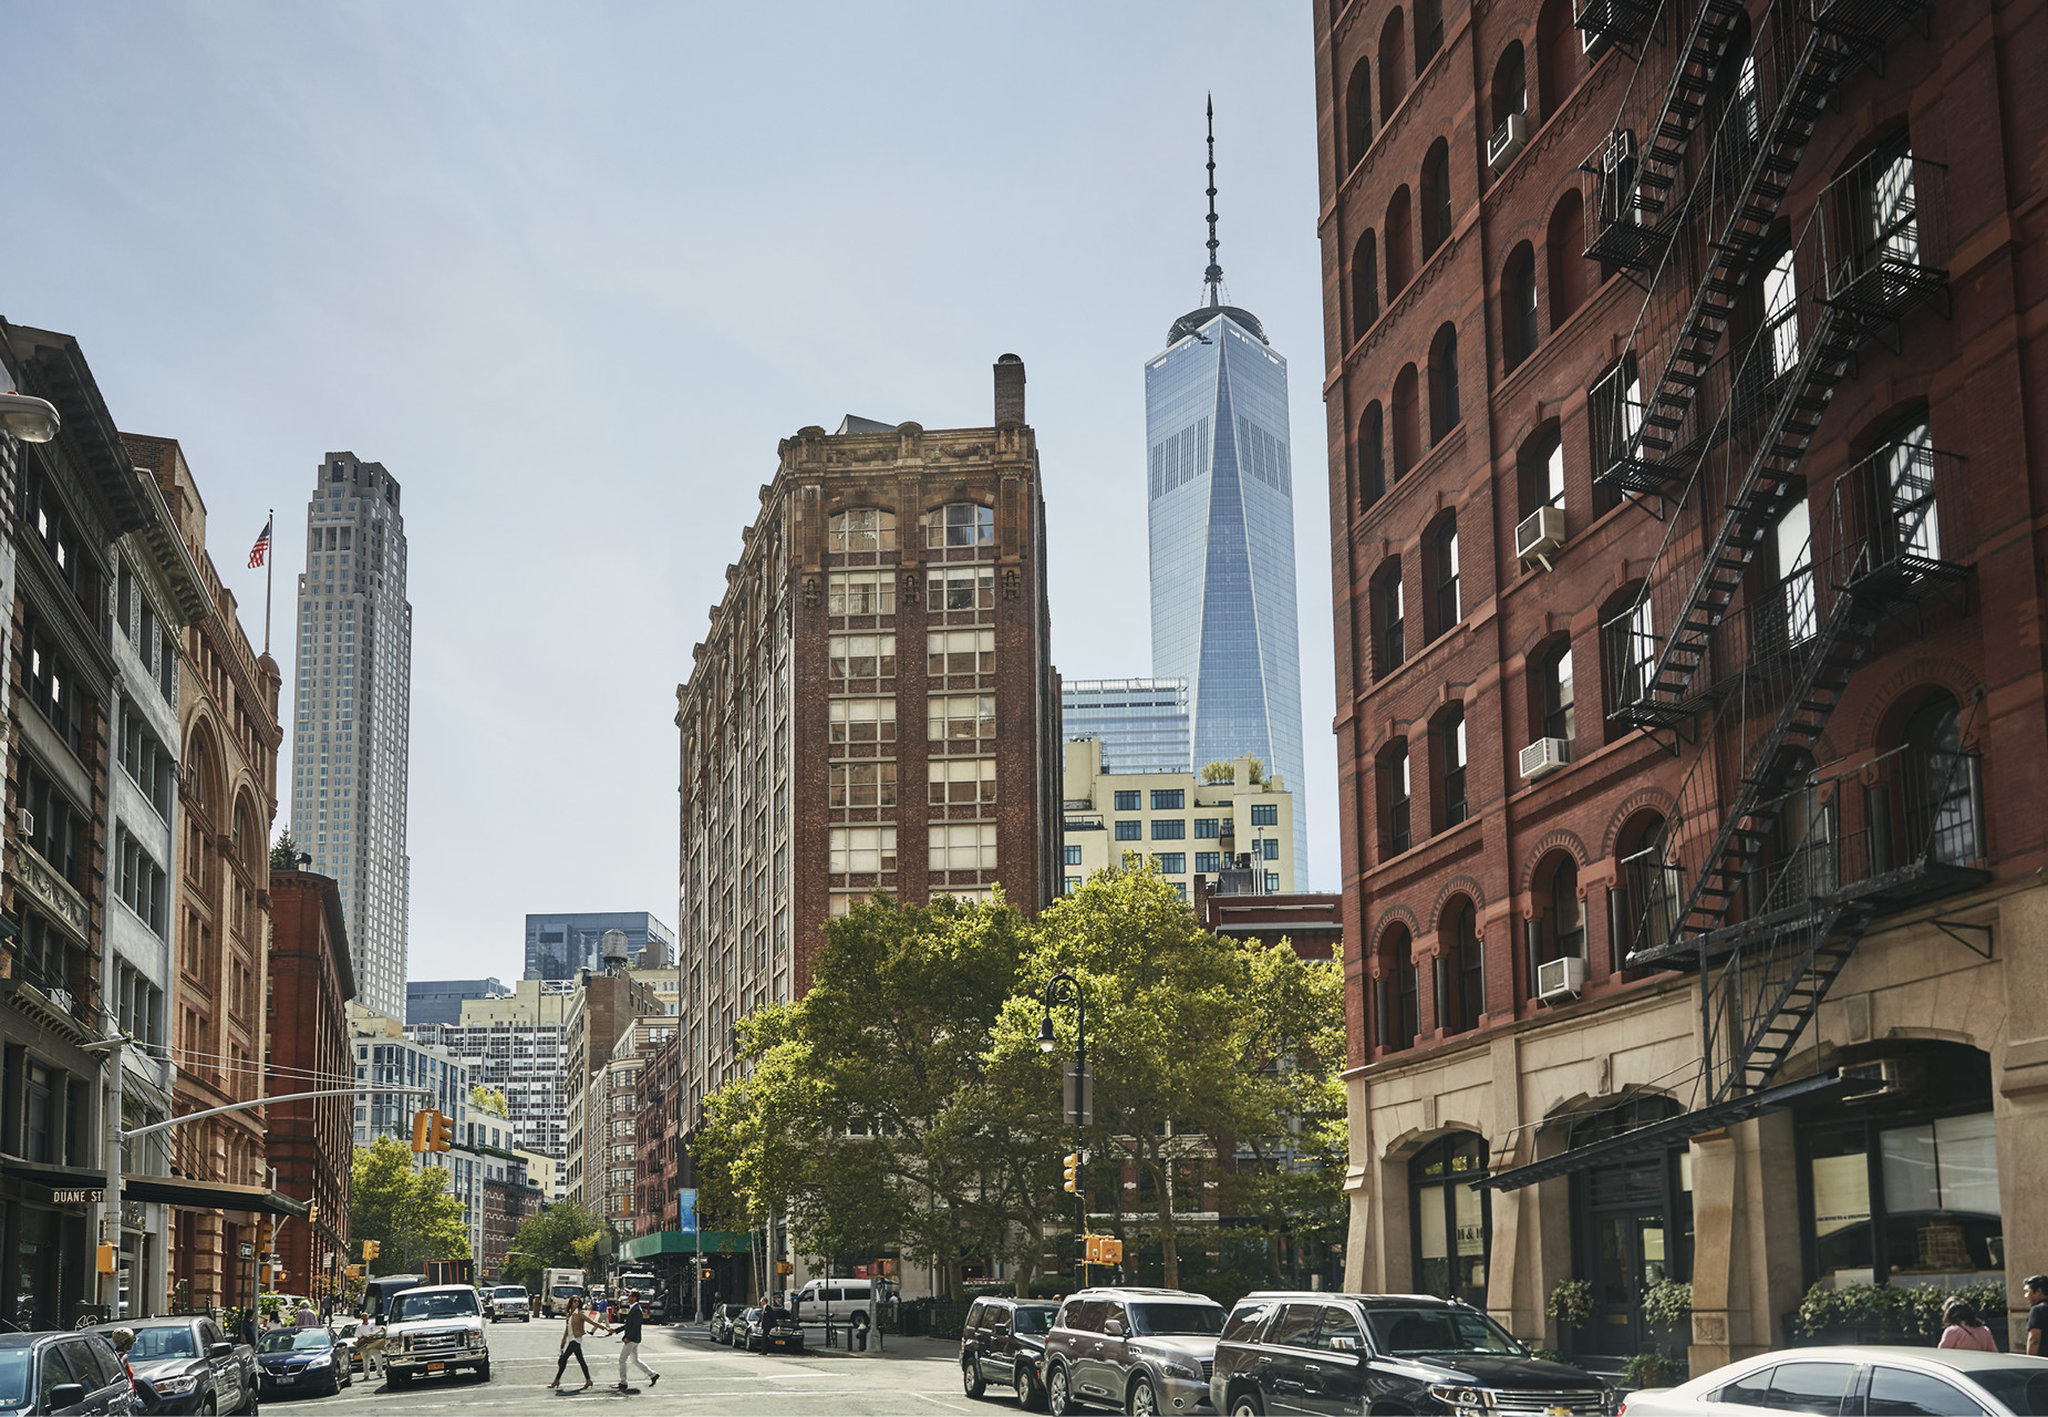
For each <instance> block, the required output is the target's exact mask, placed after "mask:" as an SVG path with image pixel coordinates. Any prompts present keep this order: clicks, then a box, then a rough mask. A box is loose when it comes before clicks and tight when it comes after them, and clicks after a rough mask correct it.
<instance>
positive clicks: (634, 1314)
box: [616, 1299, 661, 1392]
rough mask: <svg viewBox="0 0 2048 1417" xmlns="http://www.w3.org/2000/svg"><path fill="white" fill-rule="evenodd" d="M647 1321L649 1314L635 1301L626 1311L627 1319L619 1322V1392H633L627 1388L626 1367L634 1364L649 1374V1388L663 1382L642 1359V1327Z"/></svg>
mask: <svg viewBox="0 0 2048 1417" xmlns="http://www.w3.org/2000/svg"><path fill="white" fill-rule="evenodd" d="M646 1321H647V1314H646V1311H645V1310H644V1309H642V1308H641V1307H640V1301H639V1300H638V1299H635V1300H634V1301H633V1303H632V1305H631V1307H629V1308H628V1309H627V1310H626V1317H625V1318H624V1319H622V1320H620V1322H619V1385H618V1388H617V1389H616V1390H617V1391H619V1392H628V1391H631V1389H629V1388H628V1387H627V1386H626V1365H627V1364H628V1363H631V1364H633V1365H634V1366H635V1367H637V1368H639V1369H640V1371H641V1372H643V1373H645V1374H647V1386H649V1387H653V1386H654V1385H655V1384H656V1383H658V1382H660V1381H661V1374H659V1373H657V1372H655V1371H654V1369H652V1368H650V1367H648V1366H647V1364H646V1363H645V1362H643V1361H642V1360H641V1357H640V1327H641V1325H642V1324H644V1323H645V1322H646Z"/></svg>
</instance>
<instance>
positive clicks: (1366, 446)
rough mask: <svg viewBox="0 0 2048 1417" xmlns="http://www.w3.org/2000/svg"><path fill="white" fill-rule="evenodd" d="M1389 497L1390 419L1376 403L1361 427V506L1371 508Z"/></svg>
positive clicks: (1359, 468)
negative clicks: (1385, 497)
mask: <svg viewBox="0 0 2048 1417" xmlns="http://www.w3.org/2000/svg"><path fill="white" fill-rule="evenodd" d="M1386 494H1387V437H1386V418H1385V415H1383V414H1382V413H1381V412H1380V406H1379V402H1378V400H1374V401H1373V403H1372V404H1371V406H1369V407H1368V408H1367V409H1366V410H1365V417H1364V418H1362V419H1360V420H1359V423H1358V504H1359V506H1360V507H1370V506H1371V505H1372V504H1373V503H1375V502H1377V501H1379V499H1380V498H1382V497H1384V496H1386Z"/></svg>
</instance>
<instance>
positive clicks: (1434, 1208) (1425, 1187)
mask: <svg viewBox="0 0 2048 1417" xmlns="http://www.w3.org/2000/svg"><path fill="white" fill-rule="evenodd" d="M1485 1175H1486V1139H1485V1138H1484V1137H1480V1136H1477V1135H1474V1134H1473V1133H1471V1132H1453V1133H1452V1134H1451V1135H1449V1136H1447V1137H1445V1138H1443V1139H1442V1140H1441V1141H1436V1142H1432V1143H1430V1144H1429V1145H1428V1146H1426V1147H1424V1148H1423V1149H1422V1151H1421V1152H1419V1153H1418V1154H1417V1155H1416V1156H1415V1158H1414V1159H1413V1160H1412V1161H1410V1162H1409V1163H1408V1186H1409V1191H1408V1195H1409V1207H1408V1210H1409V1214H1410V1215H1412V1216H1413V1217H1414V1220H1413V1222H1412V1223H1413V1225H1414V1227H1415V1231H1414V1239H1415V1250H1414V1254H1415V1291H1416V1292H1417V1293H1419V1294H1435V1295H1437V1296H1438V1297H1440V1298H1444V1299H1462V1300H1464V1301H1465V1302H1466V1303H1468V1304H1471V1305H1472V1306H1473V1307H1475V1308H1478V1309H1484V1308H1485V1307H1486V1252H1487V1246H1488V1241H1489V1240H1490V1239H1491V1238H1492V1237H1491V1235H1490V1233H1489V1220H1490V1218H1491V1217H1490V1216H1489V1214H1488V1206H1487V1197H1486V1193H1485V1192H1484V1191H1477V1190H1474V1189H1473V1188H1472V1183H1473V1182H1474V1181H1477V1180H1479V1179H1481V1178H1482V1177H1484V1176H1485Z"/></svg>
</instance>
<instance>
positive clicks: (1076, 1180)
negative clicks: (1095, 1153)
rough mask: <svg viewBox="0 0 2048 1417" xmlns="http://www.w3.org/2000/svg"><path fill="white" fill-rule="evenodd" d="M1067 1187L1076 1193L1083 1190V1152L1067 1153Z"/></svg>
mask: <svg viewBox="0 0 2048 1417" xmlns="http://www.w3.org/2000/svg"><path fill="white" fill-rule="evenodd" d="M1066 1188H1067V1189H1068V1190H1070V1191H1073V1192H1075V1193H1076V1194H1079V1193H1080V1190H1081V1153H1080V1152H1078V1151H1070V1152H1068V1153H1067V1186H1066Z"/></svg>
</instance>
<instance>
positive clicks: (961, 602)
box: [892, 566, 996, 614]
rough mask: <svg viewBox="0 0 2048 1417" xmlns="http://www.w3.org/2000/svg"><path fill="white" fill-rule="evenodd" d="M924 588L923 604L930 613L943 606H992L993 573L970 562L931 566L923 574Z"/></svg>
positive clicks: (941, 609) (946, 608)
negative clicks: (929, 569) (950, 566)
mask: <svg viewBox="0 0 2048 1417" xmlns="http://www.w3.org/2000/svg"><path fill="white" fill-rule="evenodd" d="M924 591H925V605H924V608H925V609H926V610H928V611H930V612H932V613H933V614H937V613H939V612H940V611H946V610H993V609H995V605H996V573H995V572H994V571H979V570H975V569H974V568H973V567H971V566H969V567H953V568H948V567H943V566H941V567H934V568H933V569H932V571H931V572H930V573H929V574H928V575H927V576H926V577H925V583H924ZM892 608H893V607H892Z"/></svg>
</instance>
